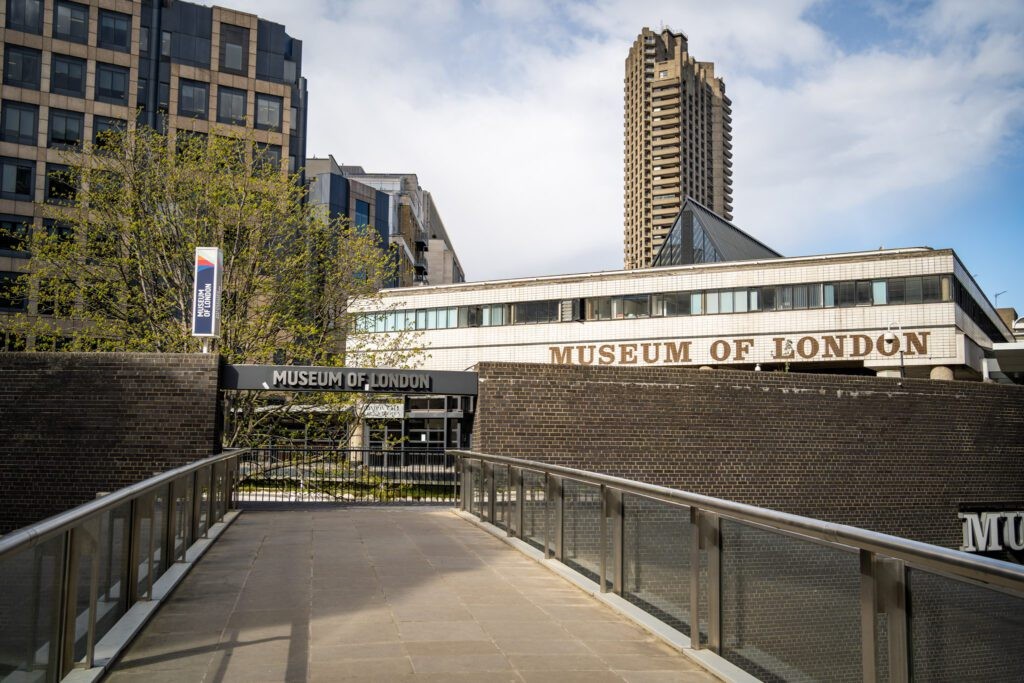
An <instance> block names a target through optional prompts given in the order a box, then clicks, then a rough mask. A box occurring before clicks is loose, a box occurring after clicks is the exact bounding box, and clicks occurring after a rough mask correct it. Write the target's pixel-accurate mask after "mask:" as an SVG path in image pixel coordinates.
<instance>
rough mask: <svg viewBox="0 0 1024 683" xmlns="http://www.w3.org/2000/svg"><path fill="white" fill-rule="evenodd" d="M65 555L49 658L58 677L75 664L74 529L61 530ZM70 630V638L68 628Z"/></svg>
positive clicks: (75, 569)
mask: <svg viewBox="0 0 1024 683" xmlns="http://www.w3.org/2000/svg"><path fill="white" fill-rule="evenodd" d="M63 545H64V556H63V558H62V559H63V560H64V561H63V562H62V563H61V578H60V600H59V605H60V608H59V609H60V611H59V612H58V613H57V619H56V620H55V621H56V624H55V626H56V628H55V629H54V631H55V633H54V638H53V639H52V640H51V641H50V642H51V643H52V651H51V657H50V661H51V662H55V663H56V664H57V672H56V673H57V675H56V676H55V677H54V680H60V679H62V678H64V676H65V675H66V674H67V673H68V672H69V671H71V669H72V668H73V667H74V647H75V607H76V604H77V603H78V595H77V591H78V553H77V552H76V549H75V530H74V529H68V530H67V531H66V532H64V544H63ZM69 630H70V633H71V635H70V637H69V636H68V631H69Z"/></svg>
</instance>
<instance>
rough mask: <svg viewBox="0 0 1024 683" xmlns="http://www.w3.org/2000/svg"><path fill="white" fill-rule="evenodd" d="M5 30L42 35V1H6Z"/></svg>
mask: <svg viewBox="0 0 1024 683" xmlns="http://www.w3.org/2000/svg"><path fill="white" fill-rule="evenodd" d="M7 28H11V29H14V30H15V31H24V32H25V33H36V34H40V35H41V34H42V33H43V0H7Z"/></svg>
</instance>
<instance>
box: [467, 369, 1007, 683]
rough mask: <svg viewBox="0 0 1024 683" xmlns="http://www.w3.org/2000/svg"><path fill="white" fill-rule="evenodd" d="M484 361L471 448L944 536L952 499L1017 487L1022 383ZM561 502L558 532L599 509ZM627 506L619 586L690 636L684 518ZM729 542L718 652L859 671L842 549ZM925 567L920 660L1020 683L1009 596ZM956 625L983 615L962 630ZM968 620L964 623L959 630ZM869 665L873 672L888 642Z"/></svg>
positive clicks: (746, 664) (750, 662) (770, 676)
mask: <svg viewBox="0 0 1024 683" xmlns="http://www.w3.org/2000/svg"><path fill="white" fill-rule="evenodd" d="M478 370H479V372H480V395H479V401H478V405H477V413H476V424H475V429H474V434H473V439H474V441H473V447H474V449H475V450H478V451H481V452H484V453H493V454H499V455H510V456H515V457H522V458H527V459H532V460H540V461H547V462H553V463H557V464H562V465H567V466H570V467H578V468H581V469H587V470H594V471H601V472H606V473H609V474H614V475H618V476H623V477H628V478H631V479H637V480H640V481H647V482H651V483H657V484H663V485H667V486H672V487H675V488H680V489H684V490H689V491H694V492H697V493H703V494H708V495H713V496H718V497H721V498H726V499H730V500H738V501H741V502H745V503H751V504H755V505H761V506H765V507H770V508H775V509H781V510H786V511H789V512H794V513H797V514H803V515H807V516H810V517H816V518H819V519H826V520H829V521H835V522H841V523H847V524H854V525H856V526H861V527H865V528H869V529H876V530H879V531H883V532H886V533H892V534H896V535H900V536H905V537H909V538H915V539H918V540H922V541H926V542H930V543H937V544H939V545H945V546H948V547H957V546H958V545H959V542H960V525H959V523H958V520H957V517H956V512H957V510H958V508H959V505H960V504H964V503H982V502H986V503H993V504H994V503H1003V504H1007V505H1009V506H1013V507H1015V508H1019V507H1020V506H1021V504H1022V502H1024V478H1022V477H1021V476H1020V475H1021V466H1020V462H1021V456H1022V455H1024V388H1022V387H1015V386H1012V387H1004V386H996V385H986V384H978V383H962V382H937V381H929V380H904V381H903V382H902V384H901V383H900V381H899V380H897V379H888V378H864V377H845V376H832V375H807V374H795V373H794V374H787V373H756V374H755V373H749V372H733V371H723V370H717V371H710V372H709V371H695V370H690V369H684V368H674V369H671V368H581V367H566V366H552V365H514V364H505V363H485V364H481V365H480V366H479V367H478ZM566 503H567V505H566V513H567V517H566V531H567V534H566V539H567V540H570V541H575V540H577V539H576V533H575V530H576V529H579V528H580V525H579V523H580V521H583V520H586V521H589V519H590V518H591V517H592V515H590V514H587V512H588V511H586V510H585V509H583V506H580V505H579V501H578V500H576V501H572V502H570V499H569V498H567V500H566ZM624 503H625V506H626V509H625V529H624V539H623V541H624V545H625V548H624V561H625V567H624V569H625V586H624V588H625V591H624V597H625V598H626V599H628V600H630V601H632V602H634V603H637V604H639V605H641V606H642V607H644V608H645V609H648V610H649V611H651V612H652V613H654V614H656V615H658V616H660V617H661V618H662V619H663V620H665V621H667V622H668V623H670V624H672V625H674V626H675V627H677V628H680V629H681V630H683V631H685V632H689V630H690V628H689V624H688V623H686V622H687V620H688V616H689V615H688V613H687V609H688V602H689V596H688V594H687V590H688V587H687V580H688V574H687V572H688V567H689V562H690V558H689V552H688V547H687V539H688V538H689V532H690V529H689V524H688V522H686V521H685V515H683V514H681V513H680V512H678V511H672V510H669V509H667V508H665V506H663V505H661V504H658V503H654V502H653V501H642V500H641V499H634V497H632V496H626V497H625V501H624ZM576 515H579V516H580V517H581V518H582V520H578V519H574V517H576ZM570 530H573V531H572V532H570ZM588 536H589V534H581V538H580V539H579V540H583V538H586V537H588ZM588 540H589V539H588ZM722 548H723V554H722V596H723V597H722V604H721V609H722V613H721V614H722V639H723V640H722V645H723V650H722V654H723V656H725V657H726V658H727V659H730V660H731V661H733V662H735V663H737V664H738V665H740V666H741V667H743V668H744V669H746V670H748V671H751V672H753V673H754V674H755V675H757V676H758V677H759V678H761V679H762V680H835V681H856V680H860V678H861V670H860V651H859V647H858V643H859V617H858V605H859V602H858V600H859V592H858V591H859V588H858V578H857V577H858V566H857V556H856V555H855V554H850V553H845V552H842V551H838V550H833V549H828V548H825V547H822V546H819V545H817V544H814V543H809V542H805V541H800V540H798V539H795V538H789V537H785V536H779V535H775V534H769V533H767V532H764V531H759V530H757V529H754V528H751V527H747V526H744V525H739V524H734V523H729V522H728V521H723V525H722ZM586 550H590V549H589V548H586ZM591 553H592V551H591V552H580V553H578V555H581V556H592V554H591ZM567 554H571V553H567ZM577 564H580V563H579V562H578V561H577ZM702 564H703V562H702ZM701 573H702V574H705V570H704V569H703V568H702V572H701ZM935 582H936V580H935V579H931V580H927V579H921V578H918V579H916V580H914V581H912V592H911V596H910V600H911V604H912V607H913V609H914V614H915V618H914V634H913V635H914V645H915V649H914V670H915V674H916V675H921V676H923V677H924V678H926V679H927V680H972V679H974V678H975V677H976V676H977V675H979V674H980V675H982V677H983V678H985V680H1006V681H1009V680H1020V676H1021V675H1022V672H1021V670H1020V667H1019V666H1018V665H1017V664H1016V663H1011V662H1009V661H1007V659H1006V658H1005V652H1006V651H1008V648H1009V650H1012V645H1011V643H1010V640H1011V639H1012V638H1013V637H1014V635H1013V634H1014V633H1015V631H1014V630H1013V628H1012V627H1011V626H1009V624H1010V623H1011V622H1012V621H1013V619H1014V617H1013V615H1014V614H1015V613H1016V612H1017V611H1018V609H1017V608H1018V605H1017V603H1018V602H1019V601H1016V600H1013V599H1011V598H1009V597H1008V596H1006V595H1003V594H999V593H994V592H991V591H985V590H983V589H978V588H973V587H969V586H963V585H957V586H955V587H954V586H951V585H948V583H947V584H943V585H942V586H938V585H935ZM705 600H706V596H705V595H702V596H701V601H702V603H704V601H705ZM702 609H706V604H702ZM704 614H706V611H705V612H704ZM986 615H988V616H987V617H986ZM986 619H990V620H991V622H992V623H991V624H990V625H988V626H985V625H984V624H982V622H984V621H985V620H986ZM965 622H970V623H972V624H977V626H978V628H976V629H971V630H969V631H964V630H963V629H961V628H960V626H959V625H960V624H963V623H965ZM884 627H885V624H884V622H883V623H881V624H880V628H882V631H881V642H882V644H883V645H884V643H885V635H884V634H885V631H884ZM705 628H706V626H705V624H703V623H702V624H701V630H702V631H703V630H704V629H705ZM965 632H969V633H972V634H974V635H972V637H971V638H969V639H967V640H966V641H964V639H963V637H962V636H963V633H965ZM702 635H703V634H702ZM960 641H964V642H960ZM967 643H969V644H967ZM880 667H881V671H882V674H883V679H884V678H885V673H886V671H887V662H886V660H885V657H884V656H883V657H881V658H880Z"/></svg>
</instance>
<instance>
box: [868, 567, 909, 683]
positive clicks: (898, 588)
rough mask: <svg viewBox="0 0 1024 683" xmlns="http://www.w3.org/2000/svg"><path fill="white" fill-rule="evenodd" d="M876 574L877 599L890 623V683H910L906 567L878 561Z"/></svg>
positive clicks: (888, 625) (888, 626)
mask: <svg viewBox="0 0 1024 683" xmlns="http://www.w3.org/2000/svg"><path fill="white" fill-rule="evenodd" d="M875 574H876V579H877V584H876V585H877V587H876V591H877V596H878V598H877V599H878V602H879V607H880V608H881V610H882V611H883V612H884V613H885V617H886V623H887V628H886V633H887V634H888V646H889V647H888V652H889V683H907V681H909V680H910V647H909V639H908V630H909V629H908V618H907V616H908V615H907V567H906V564H905V563H904V562H903V560H897V559H893V558H888V557H876V558H875Z"/></svg>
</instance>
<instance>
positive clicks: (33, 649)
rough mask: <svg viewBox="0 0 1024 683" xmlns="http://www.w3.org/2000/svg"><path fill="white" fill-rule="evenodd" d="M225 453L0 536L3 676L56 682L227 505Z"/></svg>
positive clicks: (85, 659)
mask: <svg viewBox="0 0 1024 683" xmlns="http://www.w3.org/2000/svg"><path fill="white" fill-rule="evenodd" d="M244 453H245V451H243V450H234V451H227V452H224V453H221V454H218V455H215V456H212V457H210V458H206V459H204V460H199V461H197V462H194V463H191V464H189V465H185V466H183V467H178V468H176V469H173V470H170V471H168V472H164V473H162V474H159V475H157V476H154V477H151V478H149V479H146V480H144V481H141V482H138V483H136V484H133V485H131V486H128V487H126V488H123V489H120V490H118V491H115V492H113V493H110V494H108V495H105V496H103V497H101V498H97V499H96V500H93V501H90V502H88V503H85V504H84V505H79V506H78V507H76V508H73V509H71V510H68V511H66V512H62V513H60V514H58V515H54V516H53V517H50V518H48V519H45V520H43V521H41V522H38V523H36V524H33V525H31V526H27V527H23V528H21V529H18V530H15V531H13V532H11V533H9V534H7V535H5V536H2V537H0V680H2V681H5V680H15V679H16V680H39V681H59V680H61V679H62V678H63V677H64V676H65V675H66V674H68V673H69V672H70V671H71V670H72V669H76V668H86V669H88V668H92V667H93V665H94V655H95V648H96V643H97V642H99V641H100V639H101V638H103V636H104V635H106V634H107V633H108V632H109V631H110V629H111V628H112V627H113V626H114V624H115V623H116V622H117V621H118V619H120V618H121V617H122V616H123V615H124V614H125V613H126V612H127V611H128V609H129V608H131V607H132V605H134V604H136V603H138V602H141V601H147V600H150V599H152V597H153V584H154V582H156V581H157V580H158V579H159V578H160V577H161V576H162V575H163V574H164V573H165V572H166V571H167V570H168V568H170V567H171V566H172V565H173V564H174V563H175V562H180V561H183V560H184V559H185V553H186V550H187V549H188V548H189V547H190V546H191V545H192V544H193V543H194V542H195V541H196V540H198V539H200V538H202V537H204V536H206V535H207V532H208V530H209V528H210V526H211V525H213V524H215V523H216V522H218V521H220V520H221V519H223V517H224V515H225V513H226V512H227V511H228V510H229V509H230V508H232V507H233V491H234V482H235V479H236V476H237V468H238V458H239V456H240V455H242V454H244Z"/></svg>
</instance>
